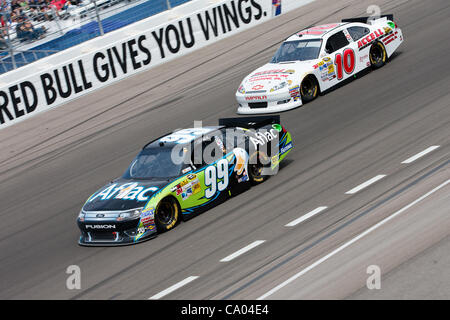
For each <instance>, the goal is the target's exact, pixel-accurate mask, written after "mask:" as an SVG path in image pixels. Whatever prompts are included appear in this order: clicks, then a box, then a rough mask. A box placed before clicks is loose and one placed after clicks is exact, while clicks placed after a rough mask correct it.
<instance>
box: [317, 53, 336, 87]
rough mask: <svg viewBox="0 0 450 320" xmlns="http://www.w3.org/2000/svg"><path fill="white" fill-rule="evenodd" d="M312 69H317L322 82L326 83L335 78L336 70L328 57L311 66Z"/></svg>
mask: <svg viewBox="0 0 450 320" xmlns="http://www.w3.org/2000/svg"><path fill="white" fill-rule="evenodd" d="M313 68H314V69H317V68H319V71H320V77H321V79H322V81H328V80H332V79H334V78H336V70H335V67H334V63H333V60H331V58H330V57H324V58H323V59H322V61H319V62H318V63H316V64H315V65H313Z"/></svg>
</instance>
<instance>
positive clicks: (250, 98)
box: [245, 96, 267, 101]
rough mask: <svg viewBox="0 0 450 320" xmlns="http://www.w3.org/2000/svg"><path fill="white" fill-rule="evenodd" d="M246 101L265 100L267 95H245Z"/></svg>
mask: <svg viewBox="0 0 450 320" xmlns="http://www.w3.org/2000/svg"><path fill="white" fill-rule="evenodd" d="M245 100H247V101H267V96H253V97H245Z"/></svg>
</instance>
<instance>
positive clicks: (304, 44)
mask: <svg viewBox="0 0 450 320" xmlns="http://www.w3.org/2000/svg"><path fill="white" fill-rule="evenodd" d="M321 45H322V40H320V39H315V40H298V41H288V42H284V43H283V44H282V45H281V47H280V48H279V49H278V51H277V52H276V53H275V55H274V57H273V58H272V61H270V62H271V63H280V62H287V61H307V60H313V59H317V58H318V57H319V51H320V46H321Z"/></svg>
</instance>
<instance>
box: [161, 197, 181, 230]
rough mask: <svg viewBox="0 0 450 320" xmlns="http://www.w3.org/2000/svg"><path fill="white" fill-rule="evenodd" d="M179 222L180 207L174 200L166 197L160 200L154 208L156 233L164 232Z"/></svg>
mask: <svg viewBox="0 0 450 320" xmlns="http://www.w3.org/2000/svg"><path fill="white" fill-rule="evenodd" d="M179 220H180V207H179V205H178V203H177V201H176V200H175V199H174V198H171V197H168V198H164V199H162V200H161V202H160V203H159V204H158V206H157V207H156V212H155V224H156V228H157V230H158V232H165V231H168V230H170V229H172V228H173V227H175V225H176V224H177V223H178V222H179Z"/></svg>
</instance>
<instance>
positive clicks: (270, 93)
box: [236, 15, 403, 114]
mask: <svg viewBox="0 0 450 320" xmlns="http://www.w3.org/2000/svg"><path fill="white" fill-rule="evenodd" d="M368 19H369V18H367V17H366V18H353V19H344V20H342V23H333V24H326V25H320V26H315V27H311V28H309V29H305V30H302V31H300V32H298V33H296V34H294V35H292V36H291V37H289V38H288V39H287V40H285V41H284V42H283V44H282V45H281V47H280V48H279V49H278V51H277V52H276V53H275V55H274V57H273V58H272V60H271V61H270V63H268V64H266V65H264V66H263V67H261V68H259V69H256V70H255V71H254V72H253V73H251V74H250V75H249V76H247V77H246V78H245V79H244V80H243V82H242V83H241V85H240V86H239V88H238V90H237V92H236V99H237V102H238V103H239V107H238V110H237V113H238V114H258V113H271V112H280V111H286V110H290V109H293V108H297V107H299V106H301V105H302V104H303V103H306V102H309V101H311V100H313V99H315V98H316V97H317V95H318V94H319V92H321V93H324V92H325V91H326V90H328V89H331V88H332V87H334V86H336V85H338V84H340V83H342V82H343V81H345V80H346V79H349V78H351V77H353V76H355V75H356V74H357V73H359V72H361V71H363V70H365V69H366V68H380V67H382V66H383V65H384V64H385V63H386V61H387V59H388V58H389V57H390V56H391V55H392V54H393V53H394V51H395V50H396V49H397V48H398V47H399V46H400V44H401V43H402V42H403V34H402V31H401V29H400V28H398V26H397V24H396V23H394V22H393V15H385V16H381V18H379V19H375V20H370V21H368Z"/></svg>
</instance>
